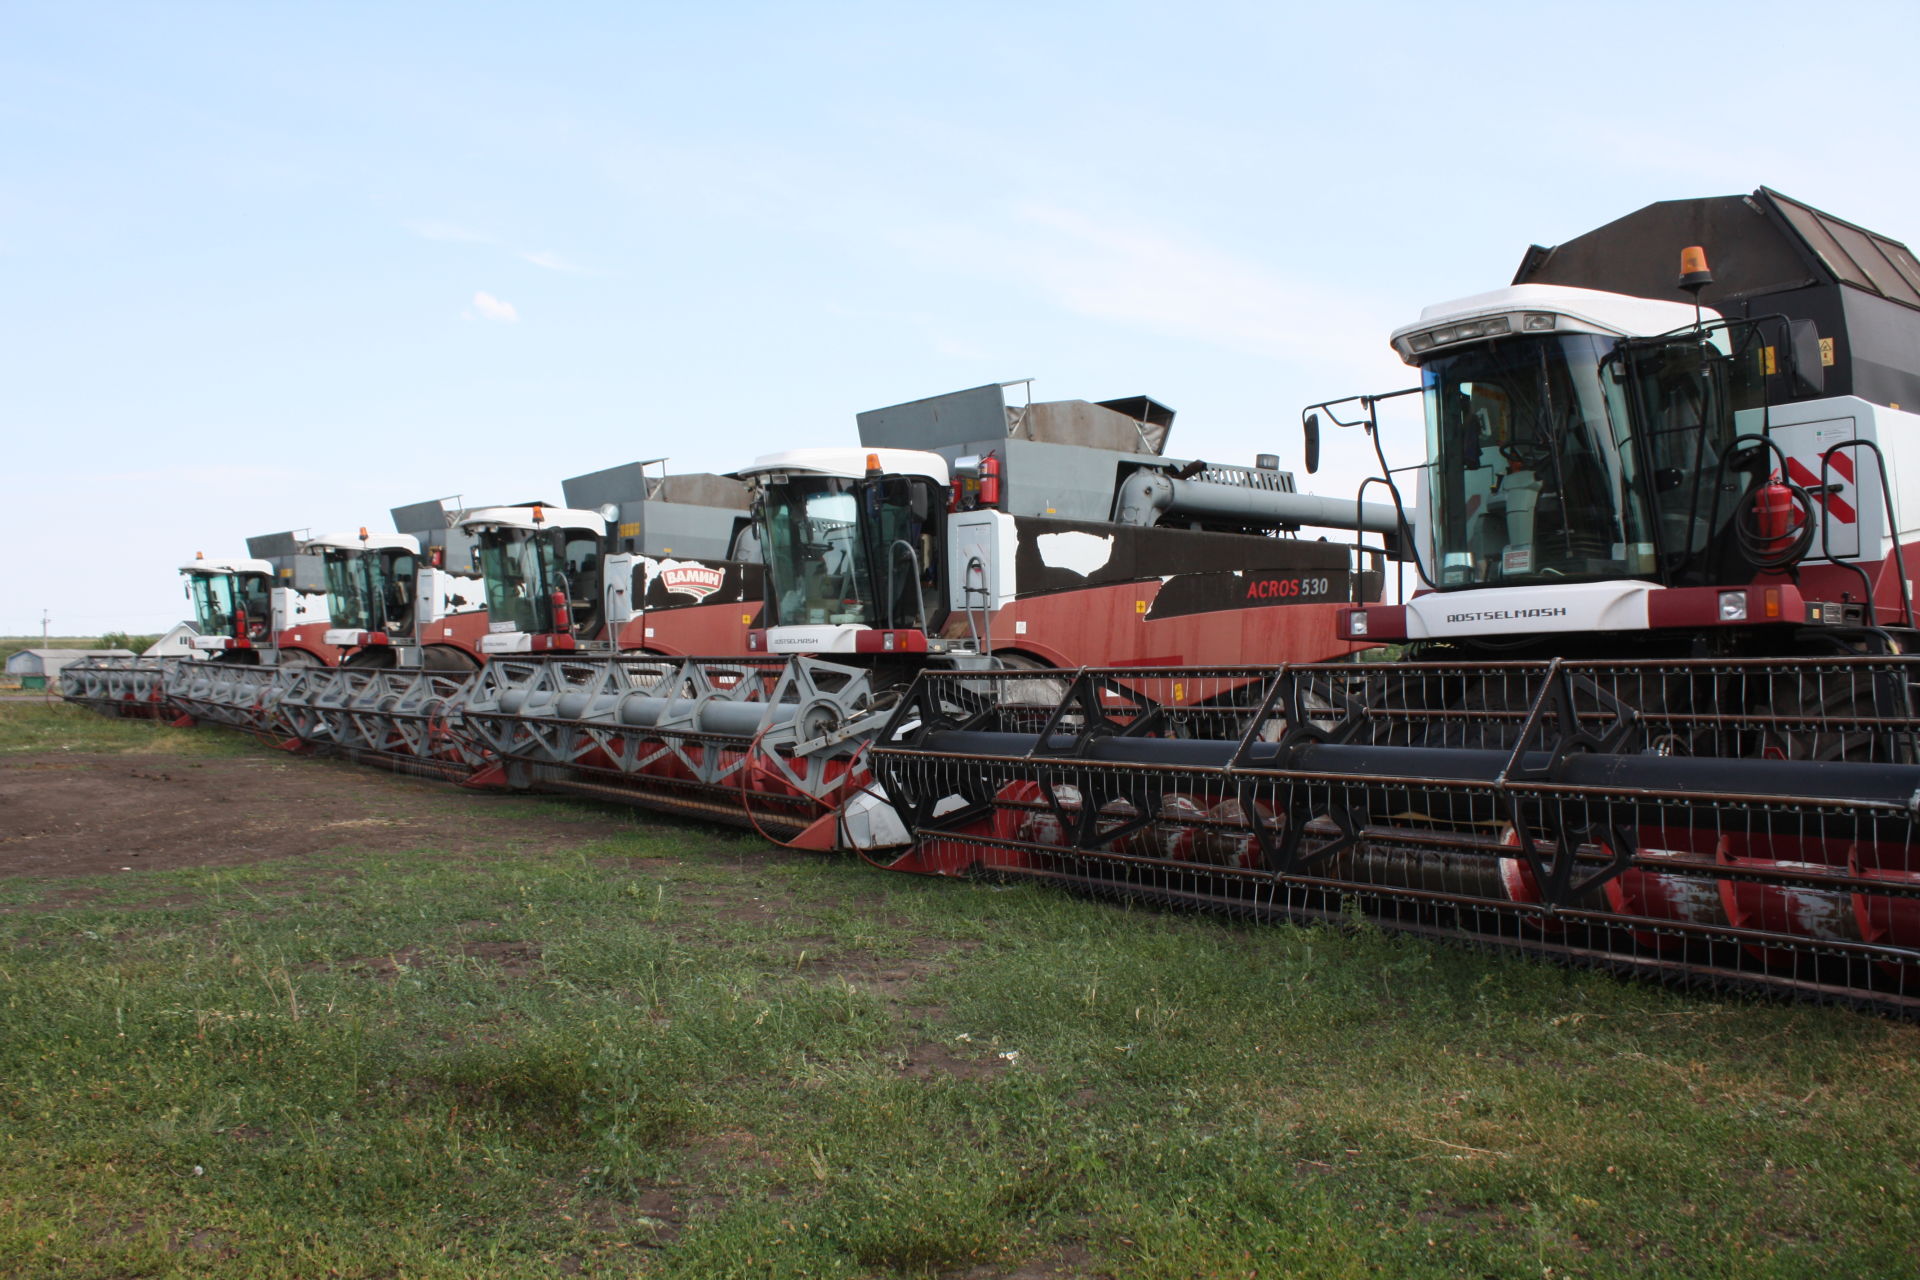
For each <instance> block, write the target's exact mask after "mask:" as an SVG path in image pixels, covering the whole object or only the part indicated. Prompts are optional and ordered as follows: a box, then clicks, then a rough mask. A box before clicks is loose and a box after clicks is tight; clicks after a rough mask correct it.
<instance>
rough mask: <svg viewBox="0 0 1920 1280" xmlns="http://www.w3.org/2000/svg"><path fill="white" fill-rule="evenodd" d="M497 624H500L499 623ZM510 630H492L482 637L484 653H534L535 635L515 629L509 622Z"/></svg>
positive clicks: (482, 650) (481, 650)
mask: <svg viewBox="0 0 1920 1280" xmlns="http://www.w3.org/2000/svg"><path fill="white" fill-rule="evenodd" d="M495 625H498V624H497V623H496V624H495ZM507 625H508V630H505V631H490V632H488V633H487V634H486V635H484V636H481V637H480V652H482V653H532V652H533V637H532V636H530V635H528V634H527V633H526V632H524V631H515V630H513V629H512V624H511V623H509V624H507Z"/></svg>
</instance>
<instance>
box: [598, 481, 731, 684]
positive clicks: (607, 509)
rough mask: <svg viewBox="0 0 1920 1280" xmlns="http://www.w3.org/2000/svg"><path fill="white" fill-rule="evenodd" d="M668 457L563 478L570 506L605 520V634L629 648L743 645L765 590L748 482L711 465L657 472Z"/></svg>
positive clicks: (707, 650) (668, 650) (707, 649)
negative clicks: (706, 468)
mask: <svg viewBox="0 0 1920 1280" xmlns="http://www.w3.org/2000/svg"><path fill="white" fill-rule="evenodd" d="M665 462H666V459H665V458H655V459H652V460H650V461H647V462H629V463H624V464H622V465H621V466H617V467H608V468H606V469H604V470H601V471H591V472H588V473H587V474H585V475H579V476H574V477H572V478H570V479H568V480H565V481H563V482H562V483H561V490H562V492H563V494H564V496H565V497H566V500H567V504H568V506H570V507H574V508H578V509H584V510H588V511H595V512H598V513H599V514H600V515H601V517H602V518H603V519H604V520H605V521H606V525H607V532H606V537H605V539H604V545H603V556H604V569H603V571H602V574H601V579H600V585H601V590H602V593H603V596H604V601H603V611H602V616H603V618H604V625H605V631H606V634H607V635H608V636H610V637H611V639H612V645H613V647H614V648H616V649H619V650H622V651H628V652H631V651H645V652H648V653H654V654H664V655H669V656H675V657H679V656H684V655H686V654H740V653H745V652H746V639H747V630H748V628H749V627H751V626H752V625H753V624H754V622H755V621H756V620H757V619H758V618H759V615H760V597H761V595H762V591H763V587H762V579H761V566H760V546H759V541H758V539H757V538H756V536H755V534H754V530H753V525H752V520H751V517H750V514H749V511H748V507H749V497H748V492H747V486H746V485H744V484H742V483H741V482H740V481H739V480H738V479H735V478H734V477H732V476H721V475H713V474H711V473H708V472H682V473H676V474H672V475H667V474H660V473H654V474H649V468H655V467H660V466H663V465H664V464H665Z"/></svg>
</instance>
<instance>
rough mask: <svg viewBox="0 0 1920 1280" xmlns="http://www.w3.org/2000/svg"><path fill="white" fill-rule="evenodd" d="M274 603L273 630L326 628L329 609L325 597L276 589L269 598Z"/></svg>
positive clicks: (286, 589) (282, 588) (283, 588)
mask: <svg viewBox="0 0 1920 1280" xmlns="http://www.w3.org/2000/svg"><path fill="white" fill-rule="evenodd" d="M268 598H269V599H270V600H272V601H273V629H274V630H275V631H286V630H289V629H290V628H293V627H306V626H325V625H326V622H327V617H328V612H329V608H328V605H327V598H326V596H324V595H308V594H307V593H305V592H302V591H295V590H294V589H293V588H292V587H275V588H274V589H273V592H272V594H271V595H270V596H269V597H268Z"/></svg>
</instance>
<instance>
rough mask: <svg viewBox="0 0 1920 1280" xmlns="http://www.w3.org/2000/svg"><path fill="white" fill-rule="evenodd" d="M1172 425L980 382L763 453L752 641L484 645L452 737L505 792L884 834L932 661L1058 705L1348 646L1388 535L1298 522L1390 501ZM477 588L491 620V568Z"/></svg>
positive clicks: (1113, 404)
mask: <svg viewBox="0 0 1920 1280" xmlns="http://www.w3.org/2000/svg"><path fill="white" fill-rule="evenodd" d="M1172 418H1173V414H1172V411H1171V410H1168V409H1166V408H1165V407H1163V406H1161V405H1159V404H1157V403H1155V402H1154V401H1151V400H1148V399H1146V398H1144V397H1139V398H1136V399H1133V400H1123V401H1110V402H1107V403H1105V404H1090V403H1088V402H1086V401H1061V402H1055V403H1049V404H1034V405H1026V406H1020V407H1014V406H1009V405H1008V404H1007V402H1006V399H1005V395H1004V391H1003V388H1002V387H1000V386H999V385H993V386H988V387H980V388H975V389H973V390H971V391H965V392H959V393H955V394H953V395H949V396H941V397H936V398H934V399H931V400H922V401H916V402H914V403H912V404H907V405H899V406H894V407H893V408H890V409H883V410H877V411H874V412H873V413H868V414H862V415H861V416H860V423H859V425H860V434H861V439H862V443H861V447H859V448H857V449H854V448H842V449H807V450H795V451H791V452H787V453H782V454H775V455H772V456H770V457H765V458H762V459H760V460H759V461H757V462H755V463H754V464H753V465H752V466H750V467H748V468H746V469H745V470H743V471H742V472H740V473H739V474H740V476H741V477H742V478H743V479H745V480H746V481H747V482H749V484H750V485H751V486H752V495H753V496H752V503H751V508H750V510H751V529H750V534H751V539H752V542H753V544H755V545H757V548H758V555H759V558H760V559H761V560H762V561H763V562H764V565H763V568H764V573H765V580H766V599H767V603H766V612H765V618H764V621H765V622H766V624H767V625H765V626H764V627H758V628H755V629H754V630H753V631H752V633H751V634H750V635H749V636H747V637H746V639H747V649H748V650H749V653H748V655H743V656H742V657H734V658H727V657H716V656H711V655H703V656H701V657H693V658H685V659H681V660H679V661H673V662H667V661H661V660H660V659H659V658H657V657H650V658H639V657H634V658H622V657H611V656H609V657H601V656H592V657H586V656H584V655H577V656H575V657H573V658H570V659H569V658H566V657H565V656H561V657H558V658H554V657H549V658H533V659H527V660H518V661H511V660H508V659H506V658H505V657H503V656H496V657H495V658H494V660H493V661H492V662H490V663H489V664H488V666H487V668H486V669H485V671H483V672H482V673H481V676H480V678H479V679H478V680H476V682H475V683H474V686H473V688H472V690H471V691H470V692H469V694H468V696H467V697H466V699H465V701H464V702H463V704H462V707H461V711H460V718H459V722H460V726H461V728H462V731H463V732H466V733H468V734H470V735H472V737H473V738H474V739H475V740H477V741H478V742H480V743H481V744H482V745H483V746H484V749H485V750H486V752H487V754H488V755H489V756H490V757H491V758H492V759H493V760H494V761H495V762H496V769H495V771H494V772H493V773H492V774H491V775H490V777H491V778H492V779H493V780H496V781H500V782H503V783H506V784H507V785H513V786H539V787H545V788H550V789H565V790H576V791H585V792H589V793H593V794H615V795H619V796H621V797H622V798H625V799H627V800H630V801H632V802H634V803H637V804H642V805H649V806H652V807H656V808H662V809H668V810H679V811H688V812H693V813H699V814H705V815H710V816H716V817H724V818H728V819H730V820H734V821H750V822H752V823H754V824H755V825H758V826H760V827H761V828H762V829H763V830H766V831H768V832H769V833H773V834H778V835H781V836H782V837H783V838H784V837H793V838H795V839H797V840H801V841H804V842H806V843H809V844H814V845H819V846H826V845H832V844H836V843H841V842H846V843H852V844H855V845H859V846H862V847H875V846H882V845H887V844H892V843H897V842H898V841H899V840H901V839H903V838H904V835H905V833H904V831H903V830H902V829H901V828H900V825H899V823H898V821H897V819H896V818H895V817H894V815H893V814H892V812H891V810H889V809H888V807H887V805H886V803H885V798H884V796H882V795H880V794H879V793H878V792H877V791H876V789H874V788H873V787H872V786H871V785H870V778H869V775H868V772H867V769H866V767H865V763H864V757H865V753H866V752H867V750H868V749H869V747H870V746H871V745H872V743H873V740H874V735H875V734H877V733H878V732H879V731H880V730H881V729H882V728H883V727H884V725H885V724H886V723H887V720H888V717H889V715H890V713H891V710H892V708H893V706H894V705H895V704H896V703H897V702H898V700H899V697H900V694H901V692H902V690H903V689H904V688H905V687H906V686H907V685H908V684H909V683H911V682H912V680H913V679H914V677H915V675H916V674H917V673H918V672H920V671H921V670H924V669H926V668H927V667H928V666H930V665H932V666H938V667H941V668H944V669H949V670H956V671H967V672H976V671H1011V672H1019V673H1024V676H1023V678H1024V679H1025V680H1026V681H1027V682H1028V683H1029V684H1030V685H1032V686H1033V687H1035V688H1038V689H1040V690H1044V691H1048V692H1049V694H1051V693H1057V691H1059V690H1060V689H1063V688H1064V687H1066V681H1065V680H1064V679H1063V678H1062V677H1061V676H1060V675H1057V674H1050V675H1045V676H1038V675H1035V674H1033V673H1035V672H1037V671H1040V670H1043V669H1048V668H1064V669H1071V668H1074V667H1078V666H1082V665H1085V664H1089V663H1124V664H1129V665H1132V666H1134V667H1136V668H1138V669H1139V670H1141V671H1142V672H1143V673H1144V672H1148V671H1151V670H1152V669H1154V668H1158V667H1164V666H1166V665H1167V664H1170V663H1187V662H1194V661H1213V662H1243V663H1260V664H1272V663H1276V662H1286V661H1295V660H1311V659H1324V658H1330V657H1336V656H1340V655H1343V654H1346V653H1348V652H1350V651H1352V650H1353V649H1355V648H1358V647H1360V646H1357V645H1354V644H1352V643H1349V642H1346V641H1342V640H1340V639H1338V638H1337V637H1336V635H1335V629H1334V622H1335V617H1336V613H1337V611H1338V610H1339V609H1342V608H1346V607H1350V606H1351V605H1352V604H1354V603H1356V602H1359V601H1364V600H1368V599H1371V598H1373V597H1374V594H1375V593H1377V591H1378V587H1379V582H1380V580H1381V576H1382V575H1381V571H1380V566H1381V562H1382V560H1383V559H1384V554H1385V553H1384V551H1383V550H1381V549H1379V548H1375V549H1373V550H1371V551H1368V552H1364V553H1363V552H1362V551H1361V550H1360V549H1358V548H1353V547H1347V546H1342V545H1337V544H1332V543H1327V542H1322V541H1318V540H1306V539H1300V538H1294V537H1291V536H1287V535H1290V534H1291V533H1292V532H1293V531H1294V530H1296V529H1297V528H1298V527H1299V526H1301V525H1321V526H1335V527H1338V526H1342V525H1344V526H1346V527H1355V526H1361V527H1364V528H1368V529H1374V530H1379V531H1384V532H1390V531H1391V530H1392V529H1393V528H1394V527H1395V526H1396V523H1397V521H1396V517H1395V513H1394V512H1393V509H1392V508H1391V507H1387V506H1383V505H1378V504H1374V505H1366V506H1360V505H1357V504H1355V503H1352V502H1328V501H1325V500H1323V499H1317V498H1313V497H1309V496H1307V495H1303V494H1298V493H1295V492H1293V484H1292V477H1291V476H1290V475H1288V474H1287V473H1284V472H1281V471H1279V470H1277V467H1276V466H1275V465H1272V463H1271V460H1268V459H1263V460H1262V465H1260V466H1257V467H1224V466H1215V465H1210V464H1207V463H1204V462H1187V461H1180V460H1176V459H1170V458H1167V457H1165V456H1164V446H1165V442H1166V438H1167V433H1168V430H1169V428H1170V426H1171V422H1172ZM908 444H912V445H915V446H918V447H915V448H907V447H905V446H906V445H908ZM950 458H951V460H952V462H951V467H950V463H949V459H950ZM956 477H957V482H956ZM485 514H488V513H475V517H470V519H472V518H477V517H479V516H481V515H485ZM570 520H571V521H576V522H577V521H578V520H579V516H578V515H574V516H569V517H560V516H549V517H547V521H546V523H547V525H548V526H549V527H552V526H555V525H565V524H567V522H568V521H570ZM544 536H545V537H546V538H547V539H548V540H549V545H551V546H552V547H553V549H554V550H553V555H554V559H555V562H556V563H560V564H566V565H572V566H577V567H576V568H574V569H573V570H572V571H571V572H567V571H566V570H564V569H563V570H561V571H560V573H559V576H558V577H550V578H547V579H542V580H541V581H543V582H562V583H568V584H576V583H578V582H579V581H581V580H582V578H583V577H585V575H586V573H587V572H588V570H587V568H586V566H587V564H588V561H587V557H588V556H589V555H591V554H592V553H593V548H594V543H593V541H592V539H591V538H588V537H582V538H581V539H580V542H579V545H580V548H581V550H580V552H579V554H578V555H577V556H576V555H572V554H571V553H569V552H568V551H566V548H567V547H570V546H571V545H572V541H571V539H569V538H567V537H564V536H562V535H560V534H558V533H552V532H550V533H547V534H545V535H544ZM482 548H483V551H482V554H483V556H484V555H485V554H487V549H486V548H487V544H486V540H485V535H483V542H482ZM563 594H569V595H570V596H571V597H572V598H573V599H591V597H589V596H587V595H586V593H585V592H581V591H573V592H571V593H568V592H565V591H564V589H562V588H556V589H555V591H554V607H555V608H556V609H557V608H558V607H559V605H560V603H561V596H562V595H563ZM488 598H489V600H490V601H492V602H493V608H494V611H495V616H496V618H498V617H499V615H500V612H501V605H500V599H501V596H500V593H499V592H498V591H497V590H496V589H495V584H494V583H493V582H492V580H491V579H490V581H489V596H488ZM538 598H539V593H534V594H533V599H534V600H535V601H537V600H538ZM575 612H576V615H577V609H576V610H575ZM496 625H498V623H497V622H496ZM1231 688H1232V685H1231V683H1230V682H1222V681H1220V680H1210V681H1208V682H1206V683H1205V684H1204V686H1203V685H1202V684H1194V685H1193V686H1191V688H1189V687H1187V686H1182V687H1181V688H1180V689H1178V690H1176V691H1175V693H1174V696H1175V699H1176V701H1178V702H1179V703H1181V710H1182V711H1183V713H1185V714H1188V715H1190V716H1196V717H1205V716H1208V715H1210V714H1212V712H1211V711H1210V710H1209V706H1210V702H1211V700H1213V699H1216V698H1220V697H1223V696H1229V695H1230V693H1231Z"/></svg>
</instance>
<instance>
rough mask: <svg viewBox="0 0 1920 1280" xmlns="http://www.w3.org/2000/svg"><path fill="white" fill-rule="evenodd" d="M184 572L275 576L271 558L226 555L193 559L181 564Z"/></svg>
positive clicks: (181, 569)
mask: <svg viewBox="0 0 1920 1280" xmlns="http://www.w3.org/2000/svg"><path fill="white" fill-rule="evenodd" d="M180 572H182V573H264V574H266V575H267V576H268V577H269V578H271V577H272V576H273V562H272V561H270V560H248V559H244V558H242V559H238V560H234V559H229V558H227V557H225V556H221V557H218V558H216V559H212V560H208V559H205V558H204V557H203V558H201V559H199V560H192V561H189V562H188V563H186V564H183V565H181V566H180Z"/></svg>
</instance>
